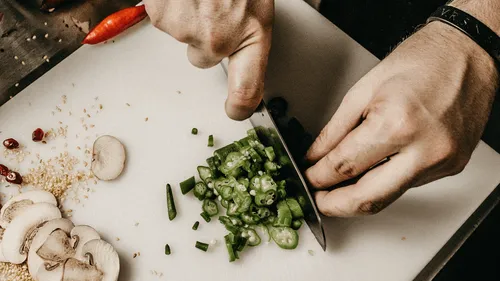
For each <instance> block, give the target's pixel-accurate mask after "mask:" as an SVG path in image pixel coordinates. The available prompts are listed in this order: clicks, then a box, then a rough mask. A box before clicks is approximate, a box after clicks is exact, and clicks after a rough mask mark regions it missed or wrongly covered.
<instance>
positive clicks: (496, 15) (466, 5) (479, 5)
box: [450, 0, 500, 35]
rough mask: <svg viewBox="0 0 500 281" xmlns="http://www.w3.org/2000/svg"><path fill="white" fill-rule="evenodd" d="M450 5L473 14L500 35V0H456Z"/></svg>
mask: <svg viewBox="0 0 500 281" xmlns="http://www.w3.org/2000/svg"><path fill="white" fill-rule="evenodd" d="M450 5H451V6H454V7H456V8H459V9H461V10H463V11H465V12H467V13H469V14H471V15H472V16H474V17H475V18H477V19H478V20H480V21H481V22H483V23H484V24H486V25H487V26H488V27H489V28H491V29H492V30H493V31H495V32H496V33H497V34H498V35H500V0H479V1H478V0H454V1H451V3H450Z"/></svg>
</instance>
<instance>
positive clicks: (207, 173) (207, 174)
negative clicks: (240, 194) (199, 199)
mask: <svg viewBox="0 0 500 281" xmlns="http://www.w3.org/2000/svg"><path fill="white" fill-rule="evenodd" d="M197 170H198V174H199V175H200V179H201V180H202V181H204V182H205V183H206V180H207V179H208V178H213V177H214V175H213V173H212V170H211V169H210V168H209V167H205V166H198V168H197Z"/></svg>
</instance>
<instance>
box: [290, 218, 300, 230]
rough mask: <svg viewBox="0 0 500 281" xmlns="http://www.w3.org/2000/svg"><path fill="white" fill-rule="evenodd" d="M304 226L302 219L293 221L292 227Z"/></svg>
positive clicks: (296, 228) (297, 228)
mask: <svg viewBox="0 0 500 281" xmlns="http://www.w3.org/2000/svg"><path fill="white" fill-rule="evenodd" d="M301 227H302V221H301V220H294V221H292V228H293V229H295V230H299V229H300V228H301Z"/></svg>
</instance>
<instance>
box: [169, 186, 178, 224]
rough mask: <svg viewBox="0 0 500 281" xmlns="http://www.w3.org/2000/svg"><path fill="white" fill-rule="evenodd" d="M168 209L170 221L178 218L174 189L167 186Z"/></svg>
mask: <svg viewBox="0 0 500 281" xmlns="http://www.w3.org/2000/svg"><path fill="white" fill-rule="evenodd" d="M167 209H168V219H169V220H174V219H175V217H176V216H177V210H176V208H175V202H174V196H173V194H172V187H171V186H170V184H167Z"/></svg>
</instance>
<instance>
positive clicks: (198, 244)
mask: <svg viewBox="0 0 500 281" xmlns="http://www.w3.org/2000/svg"><path fill="white" fill-rule="evenodd" d="M195 247H196V248H198V249H200V250H202V251H203V252H206V251H207V250H208V244H207V243H203V242H200V241H196V244H195Z"/></svg>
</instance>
